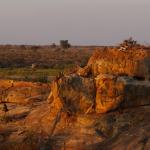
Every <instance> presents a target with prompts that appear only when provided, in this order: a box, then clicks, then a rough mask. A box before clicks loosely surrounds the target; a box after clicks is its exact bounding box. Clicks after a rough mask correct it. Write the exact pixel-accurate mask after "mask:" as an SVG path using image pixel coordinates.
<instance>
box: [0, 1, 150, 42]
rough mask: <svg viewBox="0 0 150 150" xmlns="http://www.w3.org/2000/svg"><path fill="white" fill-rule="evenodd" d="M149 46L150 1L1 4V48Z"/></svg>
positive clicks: (15, 2) (22, 2) (19, 2)
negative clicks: (131, 41) (130, 41)
mask: <svg viewBox="0 0 150 150" xmlns="http://www.w3.org/2000/svg"><path fill="white" fill-rule="evenodd" d="M129 36H133V37H134V38H135V39H136V40H138V41H140V42H145V43H149V44H150V0H0V43H1V44H6V43H7V44H49V43H52V42H56V43H57V42H59V40H60V39H68V40H69V41H70V42H71V43H72V44H84V45H87V44H88V45H90V44H92V45H94V44H97V45H107V44H116V43H118V42H120V41H121V40H122V39H125V38H128V37H129Z"/></svg>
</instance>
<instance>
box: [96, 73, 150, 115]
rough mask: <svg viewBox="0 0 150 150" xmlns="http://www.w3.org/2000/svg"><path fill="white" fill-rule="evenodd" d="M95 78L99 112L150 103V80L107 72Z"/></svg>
mask: <svg viewBox="0 0 150 150" xmlns="http://www.w3.org/2000/svg"><path fill="white" fill-rule="evenodd" d="M95 80H96V89H97V91H96V112H97V113H105V112H108V111H111V110H114V109H116V108H119V107H123V108H129V107H137V106H143V105H149V104H150V94H149V91H150V82H149V81H138V80H135V79H134V78H132V77H117V76H113V75H106V74H103V75H99V76H97V77H96V79H95Z"/></svg>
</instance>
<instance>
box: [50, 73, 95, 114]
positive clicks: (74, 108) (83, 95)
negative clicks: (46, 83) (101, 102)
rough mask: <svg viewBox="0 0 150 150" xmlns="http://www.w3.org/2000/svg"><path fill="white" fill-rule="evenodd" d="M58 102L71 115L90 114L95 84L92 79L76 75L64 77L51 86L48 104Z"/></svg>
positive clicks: (93, 102)
mask: <svg viewBox="0 0 150 150" xmlns="http://www.w3.org/2000/svg"><path fill="white" fill-rule="evenodd" d="M53 100H54V101H60V102H61V103H62V105H63V107H64V108H65V109H67V110H68V111H69V112H71V113H88V112H92V111H93V108H94V104H95V84H94V80H93V79H92V78H83V77H80V76H78V75H75V74H73V75H70V76H64V77H62V78H60V79H58V80H57V81H54V82H53V83H52V86H51V94H50V96H49V98H48V101H49V103H51V102H53Z"/></svg>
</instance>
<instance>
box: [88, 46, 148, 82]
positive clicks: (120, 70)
mask: <svg viewBox="0 0 150 150" xmlns="http://www.w3.org/2000/svg"><path fill="white" fill-rule="evenodd" d="M88 66H89V67H90V68H91V72H92V74H93V75H94V76H97V75H99V74H112V75H118V76H120V75H121V76H122V75H127V76H132V77H137V78H144V79H148V80H149V78H150V51H148V50H141V49H138V50H128V51H126V52H123V51H119V50H116V49H107V50H97V51H96V52H95V53H94V54H93V56H92V57H91V58H90V60H89V62H88Z"/></svg>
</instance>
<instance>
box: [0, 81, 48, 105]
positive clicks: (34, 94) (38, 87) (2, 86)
mask: <svg viewBox="0 0 150 150" xmlns="http://www.w3.org/2000/svg"><path fill="white" fill-rule="evenodd" d="M49 91H50V88H49V86H48V85H46V84H38V83H31V82H22V81H20V82H19V81H18V82H17V81H13V80H0V93H1V94H0V103H3V102H9V103H19V104H27V103H33V102H34V101H35V100H44V99H45V100H46V99H47V97H48V93H49Z"/></svg>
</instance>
